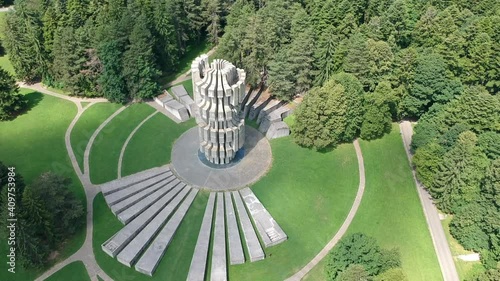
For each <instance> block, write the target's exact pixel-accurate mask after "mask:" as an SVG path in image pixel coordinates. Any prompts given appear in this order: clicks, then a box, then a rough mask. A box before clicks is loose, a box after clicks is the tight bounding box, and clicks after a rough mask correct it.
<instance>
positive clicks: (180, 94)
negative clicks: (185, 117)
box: [171, 85, 194, 116]
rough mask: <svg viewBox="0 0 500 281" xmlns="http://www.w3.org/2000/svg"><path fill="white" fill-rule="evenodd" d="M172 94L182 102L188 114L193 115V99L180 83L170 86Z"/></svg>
mask: <svg viewBox="0 0 500 281" xmlns="http://www.w3.org/2000/svg"><path fill="white" fill-rule="evenodd" d="M171 91H172V94H173V95H174V96H175V97H176V98H177V99H178V100H179V102H180V103H182V104H183V105H184V106H185V107H186V109H187V110H188V112H189V115H191V116H192V115H193V113H194V112H193V111H192V105H193V104H194V100H193V99H192V98H191V97H190V96H189V94H188V92H187V91H186V89H185V88H184V86H182V85H177V86H174V87H172V89H171Z"/></svg>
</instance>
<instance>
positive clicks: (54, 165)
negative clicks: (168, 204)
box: [0, 89, 86, 281]
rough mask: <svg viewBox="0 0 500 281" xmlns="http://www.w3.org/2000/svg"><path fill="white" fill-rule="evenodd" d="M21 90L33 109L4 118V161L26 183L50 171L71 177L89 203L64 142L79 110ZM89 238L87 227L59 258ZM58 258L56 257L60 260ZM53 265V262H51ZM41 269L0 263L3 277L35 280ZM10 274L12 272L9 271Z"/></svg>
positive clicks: (0, 143) (0, 128)
mask: <svg viewBox="0 0 500 281" xmlns="http://www.w3.org/2000/svg"><path fill="white" fill-rule="evenodd" d="M21 93H23V94H24V95H25V97H26V98H27V99H28V100H29V103H30V107H31V109H30V110H29V111H27V112H26V113H24V114H22V115H20V116H18V117H17V118H16V119H14V120H13V121H6V122H0V161H3V162H4V163H5V164H6V165H11V166H14V167H16V171H17V173H19V174H21V175H22V176H23V177H24V179H25V181H26V183H27V184H29V183H31V181H32V180H33V179H35V178H36V177H38V176H39V175H40V174H41V173H43V172H46V171H53V172H55V173H58V174H61V175H64V176H66V177H69V178H71V180H72V181H73V184H72V185H71V187H70V188H71V190H72V191H73V192H74V193H75V195H76V196H77V197H78V198H79V199H81V200H82V203H83V205H84V206H86V204H85V194H84V191H83V188H82V186H81V184H80V182H79V180H78V178H77V177H76V175H75V173H74V171H73V168H72V166H71V163H70V160H69V157H68V155H67V152H66V148H65V145H64V134H65V133H66V129H67V128H68V126H69V124H70V123H71V120H72V119H73V117H74V116H75V114H76V106H75V105H74V104H72V103H71V102H68V101H65V100H61V99H58V98H54V97H51V96H46V95H43V94H41V93H37V92H33V91H31V90H27V89H22V90H21ZM84 239H85V231H84V228H82V230H81V231H80V232H78V233H77V235H75V237H72V238H71V239H70V240H68V241H67V242H66V243H65V246H64V248H62V249H61V250H60V251H59V257H58V259H57V260H61V259H63V258H65V257H68V256H69V255H71V254H72V253H74V252H75V251H76V250H78V249H79V248H80V247H81V245H82V244H83V241H84ZM6 246H7V244H6V243H1V245H0V255H1V256H2V257H4V254H5V253H6ZM57 260H56V261H57ZM48 266H50V265H48ZM43 271H44V269H41V270H29V271H27V270H23V269H22V268H21V267H18V268H17V272H16V274H15V275H11V274H10V273H8V272H7V269H6V263H5V262H2V263H0V280H20V281H21V280H22V281H25V280H33V279H34V277H36V276H37V275H38V274H40V273H41V272H43ZM6 274H9V275H6Z"/></svg>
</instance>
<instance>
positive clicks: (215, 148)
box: [191, 55, 246, 165]
mask: <svg viewBox="0 0 500 281" xmlns="http://www.w3.org/2000/svg"><path fill="white" fill-rule="evenodd" d="M191 76H192V79H193V92H194V101H195V103H196V105H197V107H198V109H197V111H198V112H197V113H195V114H194V115H195V117H196V122H197V123H198V136H199V141H200V147H199V151H200V152H201V153H202V154H203V155H204V157H205V158H206V159H207V160H208V161H209V162H211V163H213V164H220V165H222V164H228V163H229V162H231V160H233V159H234V158H235V157H236V153H237V152H238V150H240V149H241V148H242V147H243V144H244V142H245V119H244V118H242V116H241V114H240V108H241V103H242V102H243V98H244V96H245V76H246V74H245V71H244V70H242V69H239V68H236V67H235V66H234V65H233V64H232V63H230V62H228V61H226V60H221V59H216V60H214V61H213V62H212V63H211V64H209V63H208V56H207V55H202V56H199V57H197V58H196V59H195V60H194V61H193V63H192V65H191Z"/></svg>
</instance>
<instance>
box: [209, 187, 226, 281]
mask: <svg viewBox="0 0 500 281" xmlns="http://www.w3.org/2000/svg"><path fill="white" fill-rule="evenodd" d="M214 227H215V229H214V240H213V248H212V269H211V271H210V281H226V280H227V261H226V227H225V222H224V194H223V193H222V192H218V193H217V208H216V210H215V225H214Z"/></svg>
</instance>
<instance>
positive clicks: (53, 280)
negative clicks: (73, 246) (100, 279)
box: [45, 261, 90, 281]
mask: <svg viewBox="0 0 500 281" xmlns="http://www.w3.org/2000/svg"><path fill="white" fill-rule="evenodd" d="M45 280H46V281H69V280H71V281H87V280H88V281H90V277H89V275H88V273H87V269H86V268H85V265H84V264H83V262H81V261H75V262H72V263H70V264H68V265H67V266H65V267H63V268H62V269H60V270H59V271H57V272H56V273H54V274H52V275H51V276H50V277H49V278H47V279H45Z"/></svg>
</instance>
